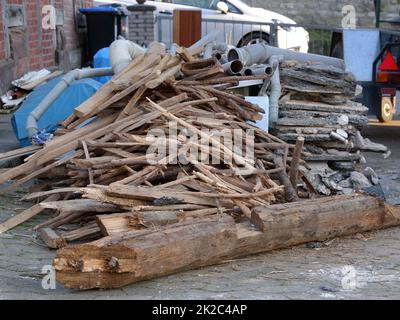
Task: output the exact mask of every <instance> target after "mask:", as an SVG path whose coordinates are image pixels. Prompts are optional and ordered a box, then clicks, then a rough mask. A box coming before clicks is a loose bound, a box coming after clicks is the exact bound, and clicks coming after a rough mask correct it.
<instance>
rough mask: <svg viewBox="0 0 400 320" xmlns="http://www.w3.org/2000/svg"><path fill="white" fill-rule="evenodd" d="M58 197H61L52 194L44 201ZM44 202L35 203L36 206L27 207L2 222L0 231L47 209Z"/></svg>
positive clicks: (4, 230)
mask: <svg viewBox="0 0 400 320" xmlns="http://www.w3.org/2000/svg"><path fill="white" fill-rule="evenodd" d="M58 199H59V196H58V195H51V196H50V197H48V198H47V199H46V200H45V201H44V202H46V201H56V200H58ZM42 203H43V202H42ZM42 203H38V204H35V205H34V206H32V207H30V208H29V209H26V210H24V211H22V212H21V213H19V214H17V215H16V216H14V217H12V218H10V219H8V220H7V221H5V222H3V223H1V224H0V233H3V232H7V231H9V230H11V229H13V228H15V227H16V226H18V225H20V224H22V223H24V222H25V221H28V220H29V219H31V218H32V217H34V216H36V215H38V214H39V213H41V212H42V211H43V210H44V209H45V207H44V206H43V205H42Z"/></svg>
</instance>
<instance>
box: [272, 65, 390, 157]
mask: <svg viewBox="0 0 400 320" xmlns="http://www.w3.org/2000/svg"><path fill="white" fill-rule="evenodd" d="M280 72H281V74H280V75H281V82H282V89H283V96H282V98H281V101H280V105H279V114H280V119H279V120H278V123H277V126H276V132H277V136H278V137H280V138H281V139H283V140H285V141H295V140H296V138H297V137H298V136H302V137H304V139H305V141H306V146H305V148H306V150H307V151H308V152H309V153H310V155H308V156H307V157H306V159H307V160H309V161H331V162H348V161H350V162H352V161H360V159H361V155H360V153H359V152H358V151H376V152H382V153H386V152H388V149H387V147H384V146H381V145H377V144H372V143H369V142H368V141H366V140H364V139H363V138H362V137H361V134H360V130H362V129H363V128H364V127H365V126H366V125H367V124H368V118H367V112H368V108H367V107H365V106H363V105H362V104H360V103H357V102H355V101H354V100H355V95H356V87H357V83H356V80H355V78H354V76H353V75H352V74H350V73H348V72H346V71H343V70H340V69H337V68H335V67H332V66H326V65H323V64H320V63H309V64H301V63H297V62H293V61H290V62H284V63H282V64H281V70H280Z"/></svg>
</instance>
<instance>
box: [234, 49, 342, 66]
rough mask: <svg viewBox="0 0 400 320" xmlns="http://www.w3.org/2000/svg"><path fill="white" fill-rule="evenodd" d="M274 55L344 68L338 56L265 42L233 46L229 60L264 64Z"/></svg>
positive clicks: (249, 64)
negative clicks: (238, 46) (294, 49)
mask: <svg viewBox="0 0 400 320" xmlns="http://www.w3.org/2000/svg"><path fill="white" fill-rule="evenodd" d="M272 56H282V57H283V60H297V61H300V62H310V61H314V62H322V63H324V64H327V65H331V66H333V67H336V68H339V69H341V70H344V68H345V64H344V61H343V60H341V59H337V58H332V57H326V56H321V55H318V54H311V53H303V52H296V51H293V50H287V49H281V48H277V47H272V46H269V45H266V44H264V43H258V44H254V45H250V46H245V47H243V48H232V49H230V50H229V52H228V60H229V61H233V60H240V61H242V63H243V65H244V66H252V65H254V64H264V63H266V62H267V61H268V59H269V58H270V57H272Z"/></svg>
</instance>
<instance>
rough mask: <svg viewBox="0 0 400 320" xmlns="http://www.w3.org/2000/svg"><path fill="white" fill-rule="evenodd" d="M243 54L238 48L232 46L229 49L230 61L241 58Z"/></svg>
mask: <svg viewBox="0 0 400 320" xmlns="http://www.w3.org/2000/svg"><path fill="white" fill-rule="evenodd" d="M240 58H241V54H240V53H239V50H238V49H237V48H232V49H230V50H229V51H228V61H229V62H231V61H234V60H241V59H240Z"/></svg>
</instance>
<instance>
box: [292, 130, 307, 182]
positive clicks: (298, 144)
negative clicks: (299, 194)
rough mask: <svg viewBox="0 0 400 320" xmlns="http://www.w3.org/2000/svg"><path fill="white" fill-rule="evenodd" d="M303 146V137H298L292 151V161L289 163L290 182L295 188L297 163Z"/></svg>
mask: <svg viewBox="0 0 400 320" xmlns="http://www.w3.org/2000/svg"><path fill="white" fill-rule="evenodd" d="M303 146H304V138H303V137H298V138H297V141H296V146H295V148H294V151H293V156H292V163H291V165H290V171H289V178H290V182H291V183H292V186H293V188H295V189H296V188H297V176H298V173H299V164H300V160H301V153H302V151H303Z"/></svg>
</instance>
